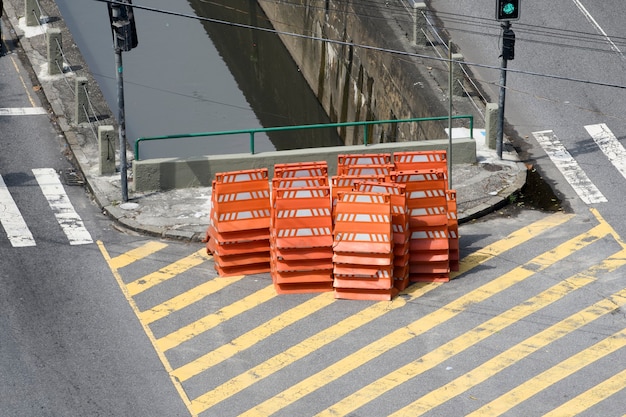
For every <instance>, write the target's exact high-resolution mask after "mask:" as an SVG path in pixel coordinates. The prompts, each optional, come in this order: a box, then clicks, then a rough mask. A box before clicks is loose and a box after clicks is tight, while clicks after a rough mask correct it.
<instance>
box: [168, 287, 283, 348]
mask: <svg viewBox="0 0 626 417" xmlns="http://www.w3.org/2000/svg"><path fill="white" fill-rule="evenodd" d="M274 297H276V290H275V289H274V286H273V285H268V286H267V287H265V288H262V289H260V290H259V291H257V292H255V293H253V294H250V295H249V296H247V297H244V298H242V299H240V300H238V301H235V302H234V303H232V304H230V305H228V306H226V307H224V308H222V309H221V310H219V311H217V312H215V313H211V314H209V315H206V316H204V317H202V318H200V319H198V320H196V321H194V322H193V323H190V324H188V325H187V326H185V327H181V328H180V329H178V330H176V331H175V332H172V333H170V334H168V335H167V336H163V337H162V338H160V339H158V340H157V346H158V347H159V349H161V350H162V351H164V352H165V351H167V350H170V349H172V348H175V347H176V346H178V345H180V344H182V343H184V342H186V341H188V340H191V339H193V338H194V337H196V336H197V335H199V334H201V333H204V332H206V331H209V330H211V329H212V328H214V327H215V326H218V325H219V324H221V323H224V322H225V321H227V320H230V319H232V318H233V317H235V316H237V315H239V314H242V313H244V312H246V311H248V310H250V309H252V308H254V307H256V306H258V305H261V304H263V303H264V302H266V301H268V300H271V299H272V298H274Z"/></svg>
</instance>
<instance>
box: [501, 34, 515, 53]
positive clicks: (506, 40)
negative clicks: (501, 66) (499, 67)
mask: <svg viewBox="0 0 626 417" xmlns="http://www.w3.org/2000/svg"><path fill="white" fill-rule="evenodd" d="M502 58H504V59H506V60H507V61H510V60H512V59H513V58H515V32H513V31H512V30H511V29H505V30H504V32H502Z"/></svg>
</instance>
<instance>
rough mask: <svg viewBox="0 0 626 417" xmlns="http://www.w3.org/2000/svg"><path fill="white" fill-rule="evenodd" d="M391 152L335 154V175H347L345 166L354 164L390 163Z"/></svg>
mask: <svg viewBox="0 0 626 417" xmlns="http://www.w3.org/2000/svg"><path fill="white" fill-rule="evenodd" d="M392 159H393V158H392V156H391V154H385V153H377V154H371V153H370V154H345V155H338V156H337V175H349V174H348V173H347V172H345V171H344V169H345V168H347V167H349V166H354V165H390V164H392Z"/></svg>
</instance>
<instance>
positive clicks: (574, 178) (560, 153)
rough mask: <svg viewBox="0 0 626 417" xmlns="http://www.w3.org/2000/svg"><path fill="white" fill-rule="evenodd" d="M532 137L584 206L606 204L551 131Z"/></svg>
mask: <svg viewBox="0 0 626 417" xmlns="http://www.w3.org/2000/svg"><path fill="white" fill-rule="evenodd" d="M533 136H534V137H535V139H537V142H539V144H540V145H541V147H542V148H543V149H544V151H546V153H547V154H548V156H549V157H550V159H551V160H552V162H553V163H554V165H556V167H557V168H558V169H559V171H561V173H562V174H563V176H564V177H565V179H566V180H567V181H568V182H569V183H570V185H571V186H572V188H574V191H576V194H578V196H579V197H580V198H581V200H583V201H584V202H585V204H595V203H606V202H607V201H608V200H607V199H606V197H604V195H603V194H602V193H601V192H600V190H598V188H597V187H596V186H595V185H594V184H593V183H592V182H591V180H590V179H589V177H587V174H585V171H583V169H582V168H581V167H580V166H579V165H578V163H577V162H576V160H575V159H574V158H573V157H572V155H570V153H569V152H568V151H567V149H565V146H563V144H562V143H561V141H560V140H559V138H557V137H556V135H555V134H554V132H553V131H552V130H544V131H541V132H533Z"/></svg>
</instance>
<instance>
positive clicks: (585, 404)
mask: <svg viewBox="0 0 626 417" xmlns="http://www.w3.org/2000/svg"><path fill="white" fill-rule="evenodd" d="M625 388H626V369H624V370H623V371H622V372H620V373H618V374H616V375H614V376H612V377H611V378H608V379H606V380H604V381H602V382H601V383H599V384H598V385H596V386H595V387H592V388H590V389H588V390H587V391H585V392H583V393H582V394H580V395H578V396H576V397H574V398H572V399H571V400H569V401H568V402H566V403H565V404H563V405H561V406H560V407H558V408H555V409H554V410H552V411H550V412H549V413H547V414H544V415H543V417H564V416H574V415H578V414H580V413H582V412H583V411H585V410H587V409H589V408H591V407H592V406H594V405H596V404H597V403H598V402H600V401H601V400H604V399H606V398H609V397H610V396H611V395H614V394H616V393H618V392H620V391H621V390H623V389H625Z"/></svg>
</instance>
